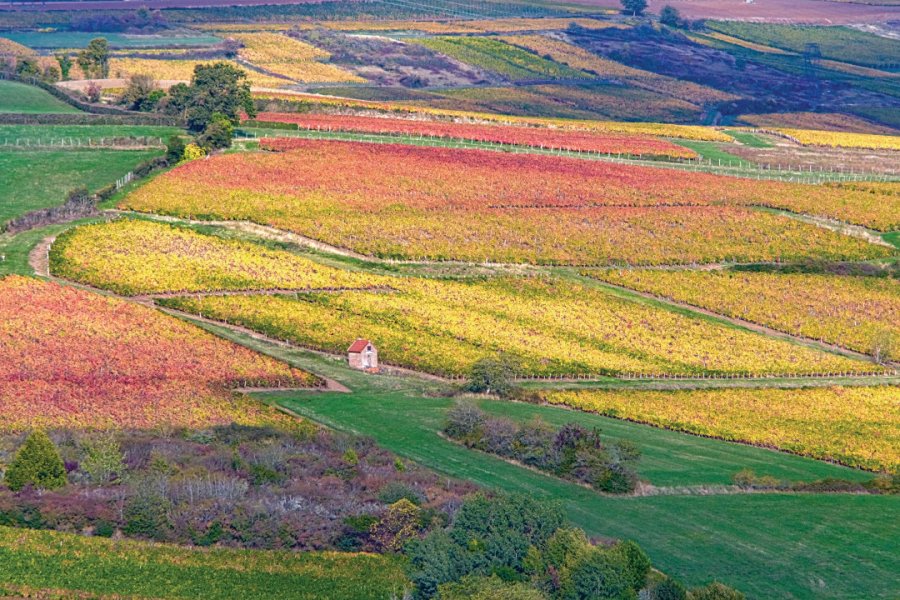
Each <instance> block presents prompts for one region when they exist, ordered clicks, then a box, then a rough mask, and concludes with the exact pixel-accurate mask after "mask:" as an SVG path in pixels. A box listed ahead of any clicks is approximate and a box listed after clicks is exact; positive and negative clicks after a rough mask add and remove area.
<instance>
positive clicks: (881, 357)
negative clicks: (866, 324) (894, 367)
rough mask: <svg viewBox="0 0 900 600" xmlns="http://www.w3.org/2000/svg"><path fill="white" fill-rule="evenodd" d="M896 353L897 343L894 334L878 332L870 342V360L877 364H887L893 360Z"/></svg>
mask: <svg viewBox="0 0 900 600" xmlns="http://www.w3.org/2000/svg"><path fill="white" fill-rule="evenodd" d="M896 351H897V341H896V339H895V338H894V334H893V333H892V332H890V331H887V330H882V331H879V332H878V333H876V334H875V337H874V339H873V340H872V358H874V359H875V362H877V363H878V364H881V365H883V364H887V363H889V362H891V360H893V358H894V354H895V353H896Z"/></svg>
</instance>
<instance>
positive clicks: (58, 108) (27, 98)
mask: <svg viewBox="0 0 900 600" xmlns="http://www.w3.org/2000/svg"><path fill="white" fill-rule="evenodd" d="M77 112H80V111H79V110H78V109H77V108H75V107H73V106H70V105H68V104H66V103H65V102H63V101H62V100H60V99H58V98H55V97H53V96H51V95H50V94H48V93H47V92H45V91H44V90H42V89H40V88H37V87H34V86H31V85H25V84H24V83H19V82H18V81H3V80H0V113H31V114H38V113H77Z"/></svg>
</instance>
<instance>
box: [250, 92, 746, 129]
mask: <svg viewBox="0 0 900 600" xmlns="http://www.w3.org/2000/svg"><path fill="white" fill-rule="evenodd" d="M484 89H487V90H490V89H491V88H484ZM254 97H255V98H257V99H258V100H260V101H261V102H263V103H272V104H273V106H275V108H272V109H267V110H269V111H270V112H280V111H282V110H285V109H287V110H286V111H288V112H307V111H310V110H313V109H315V110H320V111H332V110H344V109H353V110H358V111H372V112H375V113H389V114H390V115H392V116H394V115H396V114H398V113H410V114H416V115H428V116H431V117H438V118H443V119H464V120H466V121H472V122H478V123H497V124H504V125H524V126H531V127H546V128H552V129H572V130H576V131H595V132H600V133H616V134H626V135H655V136H663V137H673V138H681V139H686V140H703V141H711V142H731V141H734V140H733V138H732V137H731V136H729V135H727V134H725V133H722V132H721V131H718V130H716V129H714V128H712V127H703V126H699V125H678V124H674V123H653V122H623V121H608V120H603V121H598V120H585V119H561V118H542V117H535V116H520V115H508V114H491V113H488V112H483V111H482V112H473V111H461V110H449V109H442V108H434V107H432V106H417V105H415V104H410V103H405V104H400V103H389V102H373V101H369V100H356V99H352V98H330V97H327V96H316V95H312V94H304V93H300V92H282V91H278V92H269V91H266V92H256V93H254Z"/></svg>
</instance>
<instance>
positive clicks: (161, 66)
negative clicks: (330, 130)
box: [109, 58, 290, 87]
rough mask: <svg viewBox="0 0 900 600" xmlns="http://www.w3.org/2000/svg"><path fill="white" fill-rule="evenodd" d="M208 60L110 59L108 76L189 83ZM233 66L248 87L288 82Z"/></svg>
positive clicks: (271, 85)
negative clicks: (245, 74)
mask: <svg viewBox="0 0 900 600" xmlns="http://www.w3.org/2000/svg"><path fill="white" fill-rule="evenodd" d="M211 62H221V61H209V60H189V59H172V60H168V59H155V58H112V59H110V61H109V72H110V76H112V77H116V78H127V77H130V76H131V75H136V74H142V75H151V76H153V78H154V79H158V80H169V81H190V80H191V77H193V75H194V68H195V67H196V66H197V65H205V64H210V63H211ZM232 64H233V65H234V66H236V67H238V68H240V69H242V70H243V71H244V72H245V73H247V79H248V80H249V81H250V85H253V86H260V87H278V86H282V85H287V84H289V83H290V81H288V80H286V79H281V78H278V77H272V76H269V75H264V74H262V73H258V72H256V71H253V70H250V69H245V68H243V67H241V66H240V65H238V64H236V63H232Z"/></svg>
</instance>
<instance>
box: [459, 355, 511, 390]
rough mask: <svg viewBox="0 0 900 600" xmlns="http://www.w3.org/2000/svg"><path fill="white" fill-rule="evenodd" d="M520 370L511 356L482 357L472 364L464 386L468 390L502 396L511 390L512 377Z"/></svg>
mask: <svg viewBox="0 0 900 600" xmlns="http://www.w3.org/2000/svg"><path fill="white" fill-rule="evenodd" d="M520 372H521V365H520V364H519V361H518V360H517V359H515V358H513V357H511V356H500V357H498V358H482V359H481V360H479V361H477V362H476V363H475V364H474V365H472V369H471V371H469V382H468V385H467V386H466V388H467V389H468V390H469V391H470V392H477V393H485V394H498V395H500V396H503V395H505V394H508V393H509V392H511V391H512V390H513V379H514V378H515V377H516V375H518V374H519V373H520Z"/></svg>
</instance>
